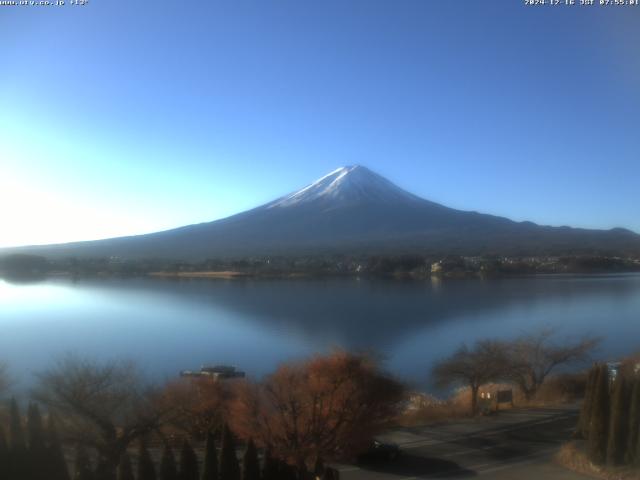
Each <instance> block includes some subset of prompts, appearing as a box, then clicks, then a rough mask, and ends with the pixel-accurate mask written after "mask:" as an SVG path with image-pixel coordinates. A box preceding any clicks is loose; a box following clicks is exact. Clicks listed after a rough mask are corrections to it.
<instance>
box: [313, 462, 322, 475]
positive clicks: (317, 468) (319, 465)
mask: <svg viewBox="0 0 640 480" xmlns="http://www.w3.org/2000/svg"><path fill="white" fill-rule="evenodd" d="M323 475H324V462H323V461H322V458H321V457H318V458H316V463H315V465H314V466H313V476H314V477H316V478H322V476H323Z"/></svg>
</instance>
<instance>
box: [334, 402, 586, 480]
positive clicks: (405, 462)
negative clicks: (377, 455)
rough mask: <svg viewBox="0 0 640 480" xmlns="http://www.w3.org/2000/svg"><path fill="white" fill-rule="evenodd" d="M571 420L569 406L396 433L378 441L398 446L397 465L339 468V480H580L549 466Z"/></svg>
mask: <svg viewBox="0 0 640 480" xmlns="http://www.w3.org/2000/svg"><path fill="white" fill-rule="evenodd" d="M577 419H578V410H577V407H575V406H571V407H567V408H538V409H512V410H504V411H501V412H499V413H498V414H496V415H492V416H490V417H483V418H480V419H475V420H474V419H469V420H461V421H455V422H445V423H441V424H437V425H431V426H427V427H409V428H401V429H397V430H394V431H391V432H388V433H386V434H385V435H382V436H381V437H380V438H381V439H383V440H386V441H391V442H395V443H397V444H399V445H400V448H401V451H402V455H401V457H400V459H398V460H397V461H395V462H380V463H372V464H367V465H341V466H340V468H339V469H340V472H341V479H342V480H398V479H401V480H418V479H434V478H464V477H475V476H483V477H485V478H488V479H489V478H491V479H505V480H506V479H517V480H529V479H531V480H533V479H557V480H582V479H586V478H588V477H585V476H583V475H578V474H576V473H573V472H569V471H567V470H565V469H564V468H562V467H560V466H558V465H555V464H554V463H553V461H552V457H553V455H554V454H555V453H556V452H557V450H558V448H559V447H560V445H561V444H562V443H563V442H565V441H567V440H568V439H569V438H570V437H571V434H572V433H573V431H574V429H575V426H576V423H577Z"/></svg>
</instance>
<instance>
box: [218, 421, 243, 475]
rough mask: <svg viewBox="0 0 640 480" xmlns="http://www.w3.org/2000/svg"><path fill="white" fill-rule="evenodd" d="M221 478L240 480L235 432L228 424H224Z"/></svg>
mask: <svg viewBox="0 0 640 480" xmlns="http://www.w3.org/2000/svg"><path fill="white" fill-rule="evenodd" d="M220 480H240V465H239V464H238V457H237V456H236V445H235V442H234V440H233V434H232V433H231V430H229V427H228V426H227V425H225V426H224V433H223V435H222V451H221V452H220Z"/></svg>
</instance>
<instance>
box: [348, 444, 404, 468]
mask: <svg viewBox="0 0 640 480" xmlns="http://www.w3.org/2000/svg"><path fill="white" fill-rule="evenodd" d="M399 456H400V447H399V446H398V445H396V444H395V443H386V442H381V441H379V440H373V441H372V442H371V444H370V445H369V447H368V448H367V450H365V451H364V452H362V453H361V454H360V455H358V458H357V460H358V463H370V462H379V461H393V460H396V459H397V458H398V457H399Z"/></svg>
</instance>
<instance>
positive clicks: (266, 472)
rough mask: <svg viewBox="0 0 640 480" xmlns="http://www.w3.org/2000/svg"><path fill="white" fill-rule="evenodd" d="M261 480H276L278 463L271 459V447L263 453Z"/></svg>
mask: <svg viewBox="0 0 640 480" xmlns="http://www.w3.org/2000/svg"><path fill="white" fill-rule="evenodd" d="M262 480H278V462H277V461H276V459H275V458H273V455H272V453H271V447H269V446H267V448H266V449H265V451H264V460H263V464H262Z"/></svg>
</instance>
